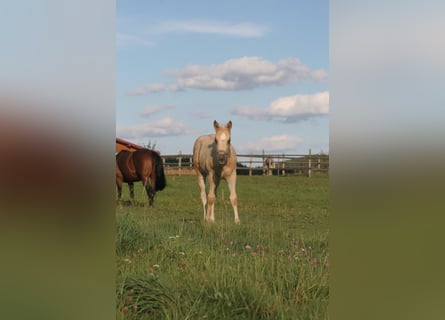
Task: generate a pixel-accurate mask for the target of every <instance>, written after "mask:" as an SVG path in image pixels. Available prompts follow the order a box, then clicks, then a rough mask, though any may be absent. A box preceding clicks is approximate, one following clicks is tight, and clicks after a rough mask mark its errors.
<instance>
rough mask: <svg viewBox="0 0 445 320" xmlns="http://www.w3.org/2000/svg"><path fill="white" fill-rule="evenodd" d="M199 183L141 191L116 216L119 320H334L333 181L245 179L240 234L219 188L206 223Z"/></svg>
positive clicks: (192, 179) (190, 179) (183, 179)
mask: <svg viewBox="0 0 445 320" xmlns="http://www.w3.org/2000/svg"><path fill="white" fill-rule="evenodd" d="M199 194H200V190H199V187H198V183H197V177H196V176H195V175H187V176H167V187H166V188H165V189H164V190H163V191H161V192H158V193H157V195H156V201H155V204H154V207H153V208H150V207H149V206H148V201H147V195H146V193H145V190H143V188H142V185H141V183H135V200H134V203H133V204H131V205H130V204H129V201H128V200H129V192H128V186H127V185H126V184H125V185H124V186H123V200H124V201H123V203H121V204H118V205H117V207H116V226H117V231H116V257H117V275H116V281H117V282H116V306H117V311H116V313H117V319H122V320H123V319H327V305H328V299H329V285H328V275H329V253H328V229H329V225H328V222H329V214H328V175H327V174H324V173H320V174H315V175H313V176H312V178H308V177H303V176H285V177H279V176H269V177H263V176H238V182H237V194H238V198H239V200H238V210H239V218H240V221H241V224H240V225H236V224H235V223H234V221H233V210H232V206H231V204H230V200H229V190H228V188H227V184H226V182H225V181H222V182H221V184H220V186H219V188H218V191H217V200H216V202H215V223H214V224H211V223H207V224H205V223H204V222H203V211H202V204H201V199H200V196H199Z"/></svg>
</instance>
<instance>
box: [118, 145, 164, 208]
mask: <svg viewBox="0 0 445 320" xmlns="http://www.w3.org/2000/svg"><path fill="white" fill-rule="evenodd" d="M136 181H142V185H143V186H144V188H145V190H146V191H147V196H148V200H149V204H150V206H151V207H152V206H153V201H154V197H155V194H156V191H161V190H163V189H164V188H165V186H166V184H167V183H166V181H165V175H164V166H163V164H162V159H161V157H160V156H159V154H158V153H157V152H155V151H152V150H149V149H139V150H136V151H134V152H130V151H127V150H122V151H120V152H119V153H118V154H117V155H116V185H117V194H118V195H117V197H118V200H120V199H121V196H122V183H124V182H126V183H128V186H129V187H130V198H131V200H132V201H133V199H134V186H133V183H134V182H136Z"/></svg>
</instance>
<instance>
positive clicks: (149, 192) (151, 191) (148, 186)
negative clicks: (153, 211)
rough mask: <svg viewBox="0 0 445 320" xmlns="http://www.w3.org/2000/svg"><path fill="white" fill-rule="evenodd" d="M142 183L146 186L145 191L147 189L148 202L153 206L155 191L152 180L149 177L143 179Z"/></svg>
mask: <svg viewBox="0 0 445 320" xmlns="http://www.w3.org/2000/svg"><path fill="white" fill-rule="evenodd" d="M142 184H143V186H144V188H145V191H147V197H148V204H149V205H150V207H153V201H154V197H155V191H154V189H153V188H152V186H151V182H150V181H149V179H146V180H144V181H142Z"/></svg>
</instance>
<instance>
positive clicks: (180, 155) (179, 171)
mask: <svg viewBox="0 0 445 320" xmlns="http://www.w3.org/2000/svg"><path fill="white" fill-rule="evenodd" d="M181 163H182V151H181V150H179V157H178V173H179V175H181V173H182V171H181V170H182V168H181Z"/></svg>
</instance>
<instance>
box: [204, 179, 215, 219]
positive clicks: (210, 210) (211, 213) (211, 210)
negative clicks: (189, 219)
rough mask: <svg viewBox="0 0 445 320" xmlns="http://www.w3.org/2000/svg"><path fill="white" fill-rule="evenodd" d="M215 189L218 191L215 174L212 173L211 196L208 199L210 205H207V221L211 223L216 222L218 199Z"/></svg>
mask: <svg viewBox="0 0 445 320" xmlns="http://www.w3.org/2000/svg"><path fill="white" fill-rule="evenodd" d="M215 189H216V184H215V177H214V173H213V172H211V173H210V174H209V195H208V197H207V200H208V205H207V216H206V220H207V221H210V222H215V198H216V195H215Z"/></svg>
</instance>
